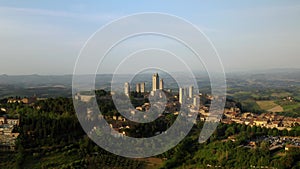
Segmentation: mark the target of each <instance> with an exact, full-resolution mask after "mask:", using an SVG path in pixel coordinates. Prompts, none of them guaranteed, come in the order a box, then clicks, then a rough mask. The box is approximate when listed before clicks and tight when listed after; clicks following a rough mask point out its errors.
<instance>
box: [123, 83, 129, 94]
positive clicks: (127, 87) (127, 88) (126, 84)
mask: <svg viewBox="0 0 300 169" xmlns="http://www.w3.org/2000/svg"><path fill="white" fill-rule="evenodd" d="M124 93H125V95H126V96H129V94H130V85H129V83H128V82H126V83H125V84H124Z"/></svg>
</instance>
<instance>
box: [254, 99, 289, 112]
mask: <svg viewBox="0 0 300 169" xmlns="http://www.w3.org/2000/svg"><path fill="white" fill-rule="evenodd" d="M256 103H257V104H258V105H259V107H260V108H261V109H263V110H266V111H269V112H282V111H283V108H282V107H281V106H280V105H278V104H276V103H275V102H274V101H269V100H267V101H265V100H264V101H256Z"/></svg>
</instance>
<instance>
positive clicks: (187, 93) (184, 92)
mask: <svg viewBox="0 0 300 169" xmlns="http://www.w3.org/2000/svg"><path fill="white" fill-rule="evenodd" d="M185 99H193V105H194V106H198V105H199V102H200V98H199V96H197V95H196V96H195V95H194V86H190V87H188V88H179V103H180V104H183V103H185Z"/></svg>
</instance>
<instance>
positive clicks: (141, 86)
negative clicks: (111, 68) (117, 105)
mask: <svg viewBox="0 0 300 169" xmlns="http://www.w3.org/2000/svg"><path fill="white" fill-rule="evenodd" d="M158 89H159V90H163V89H164V80H163V79H159V75H158V73H155V74H153V75H152V91H153V92H154V91H156V90H158ZM135 91H136V92H138V93H145V91H146V87H145V82H142V83H137V84H136V89H135ZM124 92H125V95H127V96H129V94H130V84H129V82H126V83H125V84H124Z"/></svg>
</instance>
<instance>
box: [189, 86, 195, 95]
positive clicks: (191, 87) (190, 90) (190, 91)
mask: <svg viewBox="0 0 300 169" xmlns="http://www.w3.org/2000/svg"><path fill="white" fill-rule="evenodd" d="M193 93H194V86H190V87H189V98H193V95H194V94H193Z"/></svg>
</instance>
